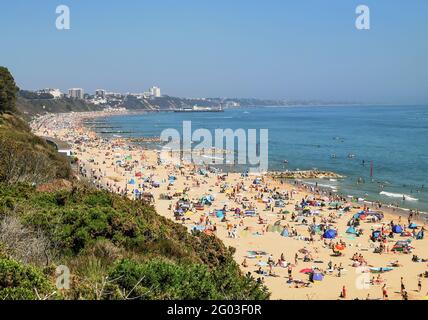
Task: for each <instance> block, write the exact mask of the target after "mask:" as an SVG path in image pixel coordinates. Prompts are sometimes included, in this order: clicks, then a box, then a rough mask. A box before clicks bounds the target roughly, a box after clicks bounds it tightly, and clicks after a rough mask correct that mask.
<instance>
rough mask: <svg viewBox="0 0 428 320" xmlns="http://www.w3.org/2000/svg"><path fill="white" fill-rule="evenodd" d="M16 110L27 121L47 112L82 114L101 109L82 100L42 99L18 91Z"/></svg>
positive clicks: (41, 97)
mask: <svg viewBox="0 0 428 320" xmlns="http://www.w3.org/2000/svg"><path fill="white" fill-rule="evenodd" d="M16 108H17V110H18V111H19V112H20V114H21V115H22V116H23V117H25V118H27V119H29V118H30V117H31V116H34V115H38V114H44V113H47V112H52V113H59V112H71V111H73V112H82V111H97V110H101V107H99V106H96V105H93V104H89V103H87V102H86V101H84V100H78V99H69V98H61V99H44V98H43V96H37V95H32V94H31V93H28V92H27V91H20V93H19V95H18V98H17V101H16Z"/></svg>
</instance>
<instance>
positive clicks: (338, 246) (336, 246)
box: [334, 244, 345, 251]
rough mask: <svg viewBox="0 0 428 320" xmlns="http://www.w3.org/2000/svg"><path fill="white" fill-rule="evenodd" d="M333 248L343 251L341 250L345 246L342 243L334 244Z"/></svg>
mask: <svg viewBox="0 0 428 320" xmlns="http://www.w3.org/2000/svg"><path fill="white" fill-rule="evenodd" d="M334 248H335V249H336V250H337V251H343V250H345V246H344V245H342V244H336V245H335V246H334Z"/></svg>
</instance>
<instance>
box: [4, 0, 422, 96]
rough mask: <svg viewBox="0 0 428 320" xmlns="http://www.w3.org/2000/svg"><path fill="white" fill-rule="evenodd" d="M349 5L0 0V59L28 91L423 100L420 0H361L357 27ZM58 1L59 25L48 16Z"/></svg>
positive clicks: (54, 15) (53, 16)
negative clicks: (366, 21)
mask: <svg viewBox="0 0 428 320" xmlns="http://www.w3.org/2000/svg"><path fill="white" fill-rule="evenodd" d="M360 4H361V3H359V2H358V1H346V2H343V1H332V2H330V3H329V6H328V7H326V6H324V5H323V3H322V2H319V3H314V2H311V3H303V2H302V3H296V2H290V1H269V2H268V3H267V4H265V5H262V4H261V3H247V2H245V3H244V2H242V1H238V2H236V3H234V4H230V3H229V2H225V1H219V2H216V3H215V5H214V4H213V3H211V4H209V3H203V4H202V3H199V2H195V1H191V0H187V1H182V2H180V3H179V4H177V3H173V2H171V1H160V2H156V3H153V2H147V1H141V2H140V1H138V2H137V1H126V2H125V3H124V4H113V3H101V2H99V1H91V2H85V3H83V2H76V1H63V2H62V3H58V2H57V1H53V0H48V1H43V2H42V3H37V4H36V2H23V1H21V2H20V1H18V2H15V3H13V4H12V3H7V4H6V3H5V4H2V10H1V13H0V27H1V28H2V30H5V31H6V32H5V34H4V37H5V41H6V42H7V43H9V44H10V46H7V47H5V48H4V50H2V52H1V53H0V59H1V61H2V63H3V65H7V66H8V67H9V69H10V70H11V71H12V72H13V74H14V75H15V77H16V79H17V84H18V86H19V87H21V88H24V89H29V90H36V89H38V88H49V87H59V88H61V89H62V90H65V89H67V88H73V87H75V86H76V85H77V86H78V87H82V88H86V89H85V90H87V91H90V92H92V91H95V90H96V89H98V87H101V88H112V91H117V92H139V90H140V89H141V88H147V87H149V86H151V85H152V83H156V84H157V86H159V87H162V88H163V89H164V90H165V92H168V93H169V94H170V95H171V96H177V97H256V98H263V99H294V100H302V99H308V100H314V99H319V100H329V101H331V100H339V101H358V102H363V103H387V104H388V103H410V104H415V103H416V104H419V103H426V102H427V101H428V94H427V92H428V90H427V88H428V79H427V76H426V75H427V74H428V72H427V70H428V65H427V61H426V59H425V58H424V57H426V56H427V54H428V45H427V44H426V42H425V41H421V39H423V32H424V30H426V29H427V28H428V25H427V20H426V19H425V17H424V15H423V13H424V12H426V11H427V9H428V8H427V7H428V4H427V3H426V2H424V1H412V2H411V3H406V4H405V6H404V4H403V3H399V2H392V3H391V2H389V1H372V0H370V1H366V2H365V5H366V6H367V7H368V8H369V9H370V15H371V19H370V21H371V27H370V29H369V30H358V29H357V28H356V27H355V24H356V20H357V19H358V17H359V14H358V13H356V8H358V6H359V5H360ZM59 5H66V6H67V7H68V8H69V10H70V29H69V30H58V29H57V28H56V27H55V21H56V19H57V18H58V16H59V14H57V13H56V11H55V10H56V8H57V7H58V6H59ZM404 9H405V10H404ZM16 15H19V16H20V17H21V20H25V21H26V24H25V25H26V26H28V25H31V29H28V28H27V27H24V26H23V25H21V24H20V19H11V18H12V17H14V16H16ZM404 26H405V27H404ZM295 30H298V32H295ZM8 31H9V32H8ZM40 34H43V36H42V37H41V36H40ZM29 47H34V48H35V47H37V48H39V49H38V50H35V51H34V52H32V56H31V59H30V58H29V56H28V54H27V53H28V48H29ZM12 48H13V49H12ZM314 53H315V54H314ZM33 61H37V63H33Z"/></svg>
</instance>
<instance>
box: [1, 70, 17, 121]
mask: <svg viewBox="0 0 428 320" xmlns="http://www.w3.org/2000/svg"><path fill="white" fill-rule="evenodd" d="M18 91H19V89H18V87H17V86H16V84H15V80H14V79H13V76H12V75H11V74H10V72H9V70H8V69H7V68H5V67H0V113H1V112H5V111H14V110H15V101H16V95H17V93H18Z"/></svg>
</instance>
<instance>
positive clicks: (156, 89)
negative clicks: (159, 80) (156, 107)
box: [150, 87, 161, 98]
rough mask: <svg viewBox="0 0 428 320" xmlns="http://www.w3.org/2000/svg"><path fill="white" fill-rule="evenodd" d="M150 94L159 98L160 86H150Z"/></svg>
mask: <svg viewBox="0 0 428 320" xmlns="http://www.w3.org/2000/svg"><path fill="white" fill-rule="evenodd" d="M150 95H151V96H152V97H156V98H159V97H160V96H161V89H160V88H159V87H151V88H150Z"/></svg>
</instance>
